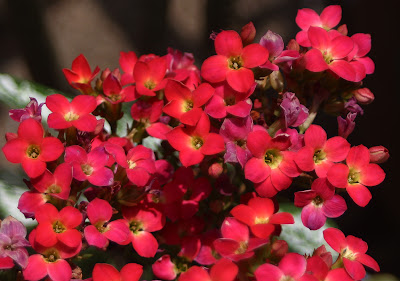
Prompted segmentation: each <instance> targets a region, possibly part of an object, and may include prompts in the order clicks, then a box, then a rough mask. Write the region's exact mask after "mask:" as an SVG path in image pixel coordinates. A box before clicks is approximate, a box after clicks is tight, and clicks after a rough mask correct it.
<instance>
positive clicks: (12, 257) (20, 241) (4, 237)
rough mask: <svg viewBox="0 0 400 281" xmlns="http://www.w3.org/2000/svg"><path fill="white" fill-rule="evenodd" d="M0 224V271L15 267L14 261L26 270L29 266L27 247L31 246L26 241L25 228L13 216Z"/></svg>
mask: <svg viewBox="0 0 400 281" xmlns="http://www.w3.org/2000/svg"><path fill="white" fill-rule="evenodd" d="M0 223H1V224H0V269H6V268H11V267H13V266H14V263H13V261H15V262H16V263H17V264H19V265H20V266H21V267H22V268H25V267H26V266H27V265H28V251H27V250H26V249H25V247H30V246H31V245H30V244H29V242H28V241H27V240H26V239H25V236H26V228H25V226H24V225H23V224H22V223H21V222H20V221H18V220H16V219H14V218H13V217H11V216H8V217H6V218H5V219H4V220H3V221H1V222H0ZM7 264H8V266H7ZM11 265H12V266H11Z"/></svg>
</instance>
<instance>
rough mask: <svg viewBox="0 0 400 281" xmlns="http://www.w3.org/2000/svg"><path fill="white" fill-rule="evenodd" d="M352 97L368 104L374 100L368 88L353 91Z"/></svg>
mask: <svg viewBox="0 0 400 281" xmlns="http://www.w3.org/2000/svg"><path fill="white" fill-rule="evenodd" d="M353 94H354V97H355V98H356V99H357V101H358V102H359V103H361V104H370V103H371V102H373V101H374V99H375V96H374V94H373V93H372V92H371V91H370V90H369V89H368V88H361V89H358V90H356V91H354V92H353Z"/></svg>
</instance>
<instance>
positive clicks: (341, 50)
mask: <svg viewBox="0 0 400 281" xmlns="http://www.w3.org/2000/svg"><path fill="white" fill-rule="evenodd" d="M308 37H309V39H310V42H311V46H312V49H311V50H309V51H308V52H307V53H306V54H305V55H304V61H305V67H306V69H307V70H310V71H312V72H321V71H324V70H327V69H329V70H331V71H332V72H334V73H335V74H337V75H338V76H339V77H341V78H343V79H345V80H348V81H352V82H359V81H361V80H362V78H364V77H362V76H363V75H361V74H360V73H359V69H358V68H355V67H353V66H352V64H351V63H349V62H348V61H347V60H346V59H345V58H346V57H347V56H348V55H349V54H350V52H351V51H352V50H353V47H354V43H353V40H351V38H350V37H347V36H343V35H338V36H336V37H333V38H331V37H330V36H329V33H328V32H327V31H326V30H325V29H323V28H321V27H310V29H309V30H308ZM364 73H365V72H364ZM364 76H365V75H364Z"/></svg>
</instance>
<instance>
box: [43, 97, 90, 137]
mask: <svg viewBox="0 0 400 281" xmlns="http://www.w3.org/2000/svg"><path fill="white" fill-rule="evenodd" d="M46 106H47V107H48V108H49V109H50V110H51V111H52V112H53V113H51V114H50V115H49V117H48V119H47V123H48V124H49V127H50V128H53V129H56V130H60V129H67V128H69V127H72V126H73V127H75V128H77V129H78V130H81V131H85V132H93V131H94V130H95V129H96V125H97V120H96V117H94V116H93V115H91V114H90V113H92V112H93V111H94V110H95V109H96V107H97V104H96V99H95V98H94V97H92V96H87V95H79V96H76V97H75V98H74V99H73V100H72V101H71V103H70V102H69V101H68V100H67V98H66V97H64V96H63V95H60V94H54V95H51V96H48V97H47V98H46Z"/></svg>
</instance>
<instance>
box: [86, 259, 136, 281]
mask: <svg viewBox="0 0 400 281" xmlns="http://www.w3.org/2000/svg"><path fill="white" fill-rule="evenodd" d="M142 274H143V266H141V265H140V264H136V263H128V264H126V265H125V266H124V267H123V268H121V272H118V270H117V269H116V268H115V267H113V266H112V265H109V264H106V263H96V265H95V266H94V268H93V274H92V277H93V281H139V279H140V276H142Z"/></svg>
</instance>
